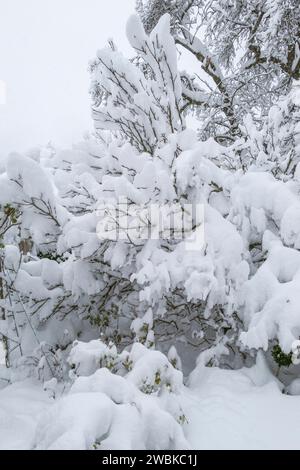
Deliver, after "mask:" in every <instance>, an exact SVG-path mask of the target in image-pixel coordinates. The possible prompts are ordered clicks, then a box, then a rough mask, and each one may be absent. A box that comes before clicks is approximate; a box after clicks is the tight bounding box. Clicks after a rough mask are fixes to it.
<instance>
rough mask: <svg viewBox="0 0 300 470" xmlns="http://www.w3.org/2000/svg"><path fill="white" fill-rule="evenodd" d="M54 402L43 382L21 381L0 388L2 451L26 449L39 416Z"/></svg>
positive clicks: (30, 441) (0, 441)
mask: <svg viewBox="0 0 300 470" xmlns="http://www.w3.org/2000/svg"><path fill="white" fill-rule="evenodd" d="M51 404H52V402H51V400H50V399H49V398H48V396H47V394H46V393H45V392H44V391H43V390H42V388H41V385H40V384H37V383H34V382H32V381H26V382H19V383H15V384H13V385H9V386H8V387H5V388H4V389H2V390H0V450H7V449H9V450H11V449H13V450H17V449H19V450H27V449H31V448H32V446H33V442H34V437H35V430H36V425H37V422H38V419H39V416H40V413H42V412H43V411H44V410H45V409H46V408H47V407H48V406H50V405H51Z"/></svg>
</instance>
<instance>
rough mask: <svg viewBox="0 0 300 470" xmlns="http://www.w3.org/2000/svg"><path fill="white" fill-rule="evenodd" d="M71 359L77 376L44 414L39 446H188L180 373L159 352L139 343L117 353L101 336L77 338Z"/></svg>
mask: <svg viewBox="0 0 300 470" xmlns="http://www.w3.org/2000/svg"><path fill="white" fill-rule="evenodd" d="M69 362H70V363H71V364H74V366H75V369H74V372H75V374H77V376H76V375H74V382H73V385H72V387H71V389H70V391H69V393H68V395H67V396H65V397H63V398H62V399H60V400H59V401H58V402H57V404H55V405H54V406H53V407H51V409H50V411H48V412H46V413H45V414H43V415H42V416H41V419H40V424H39V426H38V429H37V433H36V438H35V441H36V448H37V449H98V450H105V449H110V450H111V449H127V450H128V449H188V448H189V446H188V443H187V441H186V440H185V437H184V433H183V430H182V427H181V424H183V423H184V412H183V410H182V408H181V406H180V400H179V392H180V391H181V388H182V386H183V384H182V373H181V372H179V371H178V370H176V369H174V368H173V366H172V365H171V364H170V363H169V361H168V359H167V358H166V357H165V356H164V355H163V354H161V353H160V352H159V351H150V350H148V349H147V348H145V346H143V345H141V344H138V343H137V344H135V345H134V346H133V347H132V349H131V351H130V352H125V351H124V352H123V353H121V354H117V352H116V349H115V348H114V347H110V348H108V347H107V346H106V345H105V344H103V343H102V342H101V341H99V340H98V341H92V342H89V343H83V342H76V343H75V344H74V346H73V348H72V350H71V353H70V357H69ZM112 364H113V365H112ZM126 364H130V370H129V371H128V369H127V366H126ZM105 365H106V367H104V366H105ZM109 369H110V370H109ZM113 369H114V371H113Z"/></svg>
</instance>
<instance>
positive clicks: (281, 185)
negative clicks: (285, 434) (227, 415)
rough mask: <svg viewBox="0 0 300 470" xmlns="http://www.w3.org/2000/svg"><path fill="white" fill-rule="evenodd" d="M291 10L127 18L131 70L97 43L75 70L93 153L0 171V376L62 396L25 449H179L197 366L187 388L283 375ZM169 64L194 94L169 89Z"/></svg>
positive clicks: (144, 12)
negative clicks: (205, 373) (193, 122)
mask: <svg viewBox="0 0 300 470" xmlns="http://www.w3.org/2000/svg"><path fill="white" fill-rule="evenodd" d="M262 3H263V6H262ZM294 3H295V2H294ZM296 3H297V2H296ZM296 3H295V5H292V4H293V2H289V5H287V2H285V1H284V0H282V1H278V2H276V5H277V6H276V8H275V11H276V15H274V12H273V10H272V9H273V8H274V2H257V1H255V0H253V1H251V2H240V1H238V0H237V1H232V2H224V1H222V0H214V1H211V2H205V1H197V0H195V1H183V0H180V1H179V0H176V1H174V2H156V1H155V0H151V1H150V0H149V1H148V2H144V1H140V2H138V11H139V13H140V14H141V16H142V20H143V21H142V20H141V19H140V17H139V16H137V15H136V16H132V17H131V18H130V19H129V21H128V23H127V37H128V40H129V42H130V45H131V46H132V49H133V52H134V54H135V57H134V58H133V59H127V58H126V57H124V56H123V54H122V53H121V52H120V51H118V50H117V48H116V46H115V44H114V43H113V42H110V46H109V47H108V48H105V49H102V50H100V51H98V53H97V57H96V59H95V60H93V61H92V62H91V64H90V71H91V76H92V83H91V96H92V100H93V119H94V122H95V135H94V136H91V137H88V138H87V139H86V140H85V141H84V142H82V143H80V144H79V145H76V146H74V147H73V148H72V149H71V150H64V151H62V150H56V149H54V148H52V147H50V146H48V147H47V148H44V149H33V150H32V151H30V152H28V153H27V154H24V155H19V154H11V155H9V156H8V158H7V160H6V162H5V163H4V166H3V168H0V185H1V192H0V244H1V245H0V272H1V277H0V335H1V336H2V339H3V342H4V346H5V351H6V365H7V366H9V367H8V368H5V371H4V372H3V373H2V370H1V369H0V372H1V374H2V376H3V380H5V381H14V380H15V379H16V378H20V377H24V376H25V377H26V376H28V375H33V376H35V377H38V378H39V379H42V380H43V381H45V390H47V391H48V392H49V393H50V395H51V397H52V398H54V399H55V397H56V393H57V390H61V388H60V387H62V384H63V386H64V387H65V389H66V390H68V394H66V396H64V397H63V398H62V399H61V400H60V401H59V402H58V403H57V404H56V405H55V406H53V407H52V408H51V410H50V411H49V415H47V417H46V418H45V420H44V421H42V422H41V425H40V427H39V431H38V436H39V437H38V439H37V441H36V446H37V448H66V447H67V446H68V443H69V442H72V446H75V448H97V449H98V448H99V449H106V448H114V446H116V445H119V446H122V448H124V449H126V448H160V449H162V448H173V449H177V448H180V447H184V448H187V447H188V444H187V441H186V440H185V437H184V434H183V431H182V427H181V426H182V425H184V423H185V419H186V418H185V413H184V410H182V407H181V405H180V400H178V396H177V395H178V394H179V393H180V390H181V389H182V387H183V375H186V374H187V373H188V372H189V371H190V370H191V369H193V367H194V366H195V363H196V359H197V357H198V359H197V364H198V365H197V368H196V371H197V370H198V369H199V368H202V369H203V368H204V366H206V365H209V366H221V367H223V368H237V367H242V366H245V365H249V364H250V363H251V362H253V361H254V357H255V355H256V352H257V350H260V349H262V350H264V351H266V352H268V351H269V350H272V348H273V347H274V345H275V346H276V347H277V348H279V350H278V351H279V354H282V355H283V356H282V357H283V358H285V357H287V360H286V362H285V363H286V364H289V361H290V357H292V356H290V355H291V352H292V348H293V343H294V342H295V341H297V340H299V338H300V314H299V304H300V290H299V282H300V255H299V250H300V163H299V162H300V141H299V130H300V129H299V109H300V85H299V80H298V79H299V67H300V65H299V64H300V60H299V57H298V54H299V44H298V43H297V39H296V38H297V36H292V34H294V33H295V31H296V30H297V31H298V29H297V28H298V27H299V21H298V20H299V8H298V5H297V4H296ZM170 6H172V8H170ZM285 7H286V8H285ZM200 19H202V22H201V21H200ZM231 23H233V24H234V26H233V24H231ZM233 27H234V31H236V36H235V37H233V36H234V34H233ZM201 31H202V33H203V34H202V33H201V34H200V32H201ZM198 32H199V34H197V33H198ZM284 32H285V33H284ZM200 37H203V40H202V39H200ZM293 37H294V38H295V39H294V40H293V39H292V38H293ZM207 43H210V48H211V49H210V51H209V49H208V47H207ZM275 43H276V44H277V45H279V46H278V48H276V47H275V46H274V44H275ZM182 47H183V48H184V49H185V50H187V51H189V52H190V53H192V54H193V55H194V56H195V57H196V58H197V60H198V61H199V62H200V63H201V64H202V65H201V68H202V71H203V72H205V73H206V75H207V76H208V78H209V80H210V81H211V84H209V83H208V84H207V83H206V79H204V78H203V79H200V82H201V81H203V80H204V81H205V83H206V85H205V87H203V86H202V85H201V86H200V82H199V80H198V81H197V80H196V75H195V76H189V75H188V74H187V73H185V72H184V73H183V72H180V60H178V48H179V49H180V48H182ZM246 76H247V77H248V78H247V80H246V81H245V77H246ZM198 78H199V77H198ZM297 80H298V81H297ZM212 83H213V84H212ZM267 90H269V91H267ZM195 110H196V111H197V112H196V116H197V118H198V122H199V129H200V132H198V133H197V132H196V131H195V130H192V129H190V128H189V126H188V122H189V120H188V117H189V113H190V112H191V111H192V112H193V111H195ZM120 201H121V202H122V204H126V211H127V212H126V213H124V210H125V209H123V207H125V206H122V205H120ZM174 207H175V208H176V214H175V215H174V214H173V217H171V218H168V216H169V212H170V211H171V210H174ZM153 208H154V212H155V211H156V213H157V214H158V213H159V214H160V216H161V219H162V221H163V224H162V227H161V225H159V223H161V220H160V219H159V217H156V218H155V217H154V218H153V217H152V216H151V217H150V215H151V214H152V215H153ZM187 208H189V209H187ZM198 209H200V213H201V217H200V218H199V211H198ZM159 211H160V212H159ZM161 211H162V212H161ZM116 214H117V215H118V217H117V218H116V217H115V215H116ZM124 214H125V215H126V217H127V220H128V216H129V219H130V222H132V221H133V222H134V223H133V224H131V225H130V224H129V225H127V226H125V225H123V222H124V217H123V216H124ZM183 214H185V216H188V220H189V222H190V225H189V230H188V233H184V236H182V233H181V232H182V230H181V229H182V227H181V221H182V217H183ZM169 223H170V225H168V224H169ZM116 233H117V234H118V236H117V237H115V234H116ZM153 233H156V236H149V234H151V235H153ZM179 234H181V236H179ZM285 355H286V356H285ZM259 357H260V356H259ZM267 357H268V360H271V359H270V354H267ZM276 357H277V356H276V354H273V358H275V359H276ZM283 362H284V361H283ZM278 364H279V363H278ZM273 365H274V364H273ZM279 365H281V364H279ZM2 369H3V370H4V368H3V367H2ZM264 370H267V369H266V368H265V369H264ZM290 390H291V393H295V390H298V388H297V383H296V382H295V385H294V386H292V385H291V387H290ZM91 392H93V393H91ZM57 416H58V417H59V419H57ZM83 416H84V422H82V419H83ZM149 416H151V420H150V418H149ZM100 417H101V419H100ZM150 421H151V423H152V424H150ZM45 423H46V424H45ZM128 423H130V428H128V426H129V424H128ZM79 424H80V426H79ZM124 427H126V432H125V430H124V429H125V428H124ZM122 430H123V431H122ZM120 435H121V437H120ZM116 442H117V443H118V444H116Z"/></svg>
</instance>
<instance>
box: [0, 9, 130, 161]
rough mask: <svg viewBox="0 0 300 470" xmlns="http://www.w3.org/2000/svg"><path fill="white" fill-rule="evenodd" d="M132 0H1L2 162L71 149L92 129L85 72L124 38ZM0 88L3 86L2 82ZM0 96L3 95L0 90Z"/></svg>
mask: <svg viewBox="0 0 300 470" xmlns="http://www.w3.org/2000/svg"><path fill="white" fill-rule="evenodd" d="M134 5H135V0H0V81H1V80H3V81H4V82H5V83H6V91H7V93H6V95H7V99H6V104H1V102H0V155H5V154H7V153H9V152H11V151H14V150H17V151H23V150H27V149H28V148H30V147H34V146H36V145H39V144H47V143H48V142H49V141H51V142H52V143H53V144H56V145H59V146H70V145H71V144H72V143H76V142H78V141H80V140H81V138H82V135H83V134H84V133H85V131H87V130H90V129H91V128H92V121H91V117H90V100H89V95H88V88H89V74H88V72H87V66H88V62H89V60H90V59H92V58H93V57H95V54H96V51H97V49H100V48H101V47H103V46H105V45H106V44H107V39H108V38H111V37H113V38H114V39H115V42H116V43H117V45H118V46H119V48H120V49H121V50H122V51H124V52H125V53H127V54H128V55H130V47H129V46H128V43H127V40H126V36H125V26H126V20H127V17H128V16H129V15H130V14H131V13H133V12H134ZM0 88H1V83H0ZM2 94H3V90H2Z"/></svg>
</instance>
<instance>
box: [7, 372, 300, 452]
mask: <svg viewBox="0 0 300 470" xmlns="http://www.w3.org/2000/svg"><path fill="white" fill-rule="evenodd" d="M265 377H266V375H265V374H264V380H261V379H260V375H259V373H257V371H255V369H248V370H246V369H244V370H242V371H224V370H220V369H210V368H205V369H202V370H198V371H197V370H196V371H195V372H194V373H193V376H192V379H191V383H190V386H189V388H185V389H184V391H183V393H182V395H181V398H180V400H181V404H182V406H183V408H184V411H185V415H186V417H187V419H188V424H186V425H185V435H186V437H187V440H188V442H189V443H190V446H191V448H193V449H289V448H292V449H299V448H300V440H299V436H300V396H288V395H285V394H282V393H281V392H280V390H279V388H278V385H277V384H276V382H275V381H274V379H270V380H266V379H265ZM95 398H96V397H95ZM58 400H60V399H58ZM87 400H88V398H87ZM56 401H57V400H56ZM91 401H93V400H91ZM53 404H54V400H52V399H50V398H49V397H48V395H47V394H46V393H45V392H44V391H43V390H42V389H41V386H40V385H38V384H37V383H33V382H32V381H27V382H22V383H18V384H14V385H11V386H8V387H6V388H4V389H2V390H1V391H0V449H31V448H33V447H34V446H35V442H36V440H35V439H36V428H37V423H38V422H39V421H40V419H41V415H42V413H44V412H45V411H47V410H48V411H51V407H52V406H53ZM46 416H47V413H46ZM83 421H85V419H84V418H83ZM85 426H86V423H85ZM49 432H53V429H52V431H49ZM70 447H71V448H74V447H73V444H70Z"/></svg>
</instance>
